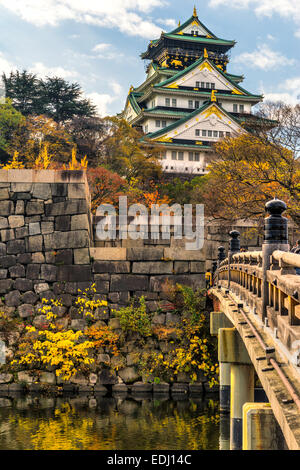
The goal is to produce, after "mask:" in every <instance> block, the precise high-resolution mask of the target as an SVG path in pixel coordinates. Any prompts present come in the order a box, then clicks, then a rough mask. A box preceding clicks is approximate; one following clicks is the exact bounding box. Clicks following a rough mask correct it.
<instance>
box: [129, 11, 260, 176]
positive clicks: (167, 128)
mask: <svg viewBox="0 0 300 470" xmlns="http://www.w3.org/2000/svg"><path fill="white" fill-rule="evenodd" d="M234 45H235V41H230V40H226V39H220V38H219V37H217V36H216V35H215V34H214V33H213V32H212V31H210V30H209V29H208V28H207V27H206V26H204V24H203V23H202V22H201V21H200V20H199V18H198V15H197V11H196V8H194V13H193V16H192V17H191V18H189V19H188V20H187V21H186V22H185V23H183V24H182V25H181V24H180V23H179V25H178V27H177V28H176V29H174V30H173V31H171V32H170V33H164V32H162V33H161V36H160V38H158V39H154V40H153V41H150V44H149V46H148V49H147V51H146V52H144V53H143V54H141V57H142V59H144V60H145V61H147V62H146V72H147V76H146V79H145V81H144V82H143V83H142V84H141V85H140V86H138V87H137V88H134V87H131V88H130V91H129V94H128V97H127V100H126V105H125V109H124V111H123V113H122V115H121V116H122V117H123V118H124V119H126V120H127V121H128V122H129V123H130V124H131V125H132V126H134V127H138V128H140V129H142V130H143V133H144V137H143V138H142V139H143V140H145V141H151V143H152V142H153V143H157V145H159V146H160V147H161V148H162V152H161V158H162V166H163V169H164V171H165V172H168V173H190V174H193V175H195V174H205V173H207V165H209V163H210V161H211V160H212V158H213V157H214V149H213V144H214V143H215V142H216V141H217V140H219V139H222V138H224V137H228V136H233V135H237V134H239V133H240V132H247V130H249V129H251V124H253V122H255V121H256V119H255V116H254V115H253V114H251V109H252V106H254V105H256V104H257V103H259V102H260V101H262V99H263V97H262V96H261V95H253V94H252V93H250V92H249V91H247V90H245V89H244V88H242V86H241V85H240V84H241V82H242V81H243V79H244V77H243V76H239V75H233V74H231V73H229V71H228V69H227V68H228V63H229V56H228V52H229V51H230V50H231V49H232V48H233V47H234Z"/></svg>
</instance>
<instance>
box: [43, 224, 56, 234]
mask: <svg viewBox="0 0 300 470" xmlns="http://www.w3.org/2000/svg"><path fill="white" fill-rule="evenodd" d="M41 231H42V234H43V235H44V234H47V233H53V232H54V223H53V222H42V224H41Z"/></svg>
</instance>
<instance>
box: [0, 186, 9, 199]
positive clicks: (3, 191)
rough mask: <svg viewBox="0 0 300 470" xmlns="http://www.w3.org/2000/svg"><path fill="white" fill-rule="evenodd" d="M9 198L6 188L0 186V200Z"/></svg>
mask: <svg viewBox="0 0 300 470" xmlns="http://www.w3.org/2000/svg"><path fill="white" fill-rule="evenodd" d="M3 199H9V193H8V188H1V189H0V200H3Z"/></svg>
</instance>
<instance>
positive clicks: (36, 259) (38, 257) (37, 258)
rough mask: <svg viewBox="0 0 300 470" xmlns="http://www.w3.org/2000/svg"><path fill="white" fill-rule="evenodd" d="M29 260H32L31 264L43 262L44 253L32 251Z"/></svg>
mask: <svg viewBox="0 0 300 470" xmlns="http://www.w3.org/2000/svg"><path fill="white" fill-rule="evenodd" d="M31 262H32V264H43V263H45V256H44V253H42V252H41V251H37V252H35V253H32V255H31Z"/></svg>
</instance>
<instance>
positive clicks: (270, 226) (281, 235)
mask: <svg viewBox="0 0 300 470" xmlns="http://www.w3.org/2000/svg"><path fill="white" fill-rule="evenodd" d="M286 209H287V206H286V204H285V202H283V201H280V200H279V199H277V198H275V199H273V200H272V201H269V202H267V204H266V206H265V210H266V212H267V213H269V214H270V215H269V216H268V217H266V218H265V224H264V241H263V245H262V271H263V286H262V320H263V321H264V319H265V318H266V317H267V305H268V301H269V289H268V283H267V271H268V270H269V269H270V267H271V255H272V253H273V252H274V251H275V250H281V251H289V242H288V220H287V218H286V217H283V216H282V213H283V212H284V211H285V210H286Z"/></svg>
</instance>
